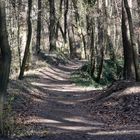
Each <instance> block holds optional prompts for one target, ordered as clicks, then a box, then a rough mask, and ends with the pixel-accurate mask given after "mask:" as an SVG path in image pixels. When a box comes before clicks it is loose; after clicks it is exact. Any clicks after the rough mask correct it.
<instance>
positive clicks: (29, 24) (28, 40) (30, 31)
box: [19, 0, 32, 80]
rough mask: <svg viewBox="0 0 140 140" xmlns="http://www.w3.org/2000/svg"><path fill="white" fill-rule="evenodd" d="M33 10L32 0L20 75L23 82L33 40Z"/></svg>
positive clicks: (29, 5)
mask: <svg viewBox="0 0 140 140" xmlns="http://www.w3.org/2000/svg"><path fill="white" fill-rule="evenodd" d="M31 10H32V0H28V13H27V15H28V17H27V24H28V34H27V42H26V47H25V52H24V57H23V60H22V66H21V69H20V74H19V79H20V80H22V79H23V76H24V71H25V66H26V63H27V59H28V57H29V50H30V43H31V38H32V23H31Z"/></svg>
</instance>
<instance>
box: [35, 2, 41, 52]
mask: <svg viewBox="0 0 140 140" xmlns="http://www.w3.org/2000/svg"><path fill="white" fill-rule="evenodd" d="M41 10H42V1H41V0H38V18H37V35H36V53H37V54H38V53H39V52H40V41H41Z"/></svg>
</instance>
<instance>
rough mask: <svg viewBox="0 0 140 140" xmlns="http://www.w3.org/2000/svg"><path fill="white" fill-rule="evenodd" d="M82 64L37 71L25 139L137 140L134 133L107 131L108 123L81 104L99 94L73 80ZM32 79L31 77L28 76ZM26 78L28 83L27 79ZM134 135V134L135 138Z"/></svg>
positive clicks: (26, 117) (25, 123) (25, 121)
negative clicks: (73, 73) (93, 117)
mask: <svg viewBox="0 0 140 140" xmlns="http://www.w3.org/2000/svg"><path fill="white" fill-rule="evenodd" d="M80 65H81V63H70V64H68V65H66V66H61V65H60V66H59V67H57V68H54V67H49V68H43V69H40V70H38V71H37V76H35V75H34V78H35V80H36V81H34V82H33V81H30V84H31V85H30V87H31V88H32V89H31V91H32V92H30V96H31V99H32V100H31V103H30V110H29V111H28V112H26V115H25V118H24V125H25V126H26V133H27V135H30V136H28V137H23V138H19V139H24V140H26V139H27V140H28V139H30V140H94V139H97V140H137V139H140V138H139V135H136V134H137V133H139V132H137V131H136V132H135V135H134V133H133V132H131V131H125V130H124V131H107V130H106V124H103V123H101V122H98V121H96V120H92V116H90V115H89V114H88V113H87V112H85V110H82V108H81V106H80V104H79V103H80V102H81V101H84V100H87V99H90V98H91V97H93V96H94V95H96V91H93V89H89V88H81V87H78V86H76V85H75V84H73V83H72V82H71V80H70V75H71V73H72V72H73V71H74V70H75V69H77V68H78V67H79V66H80ZM27 77H28V79H30V75H27ZM28 79H27V80H28ZM132 133H133V135H132Z"/></svg>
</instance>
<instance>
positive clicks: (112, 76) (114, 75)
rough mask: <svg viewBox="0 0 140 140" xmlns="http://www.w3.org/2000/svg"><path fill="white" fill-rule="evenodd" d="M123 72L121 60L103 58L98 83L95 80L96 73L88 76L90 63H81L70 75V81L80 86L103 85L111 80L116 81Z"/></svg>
mask: <svg viewBox="0 0 140 140" xmlns="http://www.w3.org/2000/svg"><path fill="white" fill-rule="evenodd" d="M122 72H123V61H122V60H116V61H115V62H114V61H112V60H105V61H104V65H103V73H102V78H101V80H100V81H99V83H97V82H96V78H95V77H96V75H94V77H91V76H90V73H91V72H90V63H87V64H85V65H83V66H82V67H81V68H80V69H79V72H75V73H74V74H73V75H72V81H73V82H75V83H76V84H77V85H80V86H86V87H87V86H93V87H95V88H97V87H103V86H107V85H109V84H111V83H112V82H113V81H116V80H118V79H120V78H121V76H122Z"/></svg>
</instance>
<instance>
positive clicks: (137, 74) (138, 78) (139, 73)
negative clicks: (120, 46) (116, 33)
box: [124, 0, 140, 81]
mask: <svg viewBox="0 0 140 140" xmlns="http://www.w3.org/2000/svg"><path fill="white" fill-rule="evenodd" d="M124 7H125V9H126V13H127V17H128V24H129V31H130V40H131V47H132V53H133V61H134V69H135V78H136V81H140V68H139V61H138V59H139V57H138V48H137V45H136V43H135V37H134V29H133V21H132V15H131V11H130V8H129V5H128V0H124Z"/></svg>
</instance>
